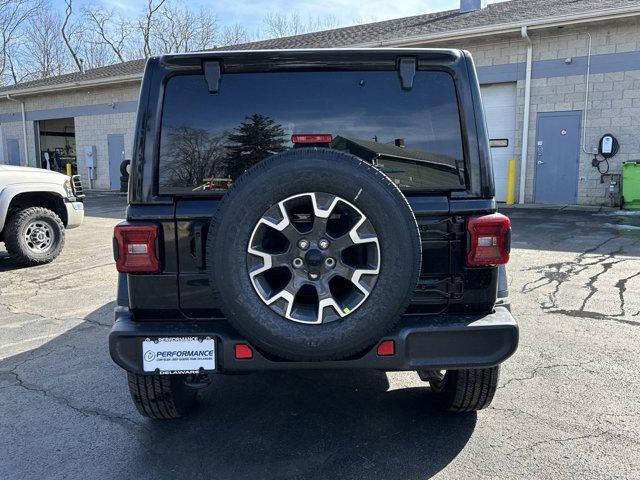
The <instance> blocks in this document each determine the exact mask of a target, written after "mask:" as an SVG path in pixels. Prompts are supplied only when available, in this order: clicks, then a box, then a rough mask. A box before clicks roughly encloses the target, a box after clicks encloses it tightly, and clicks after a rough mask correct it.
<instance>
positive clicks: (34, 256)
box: [4, 207, 64, 265]
mask: <svg viewBox="0 0 640 480" xmlns="http://www.w3.org/2000/svg"><path fill="white" fill-rule="evenodd" d="M4 243H5V246H6V248H7V252H9V256H10V257H11V258H12V259H13V260H14V261H15V262H17V263H19V264H22V265H41V264H44V263H49V262H51V261H52V260H53V259H55V258H56V257H57V256H58V255H59V254H60V252H61V251H62V247H64V225H63V224H62V220H60V217H58V215H56V214H55V213H54V212H52V211H51V210H49V209H47V208H42V207H30V208H26V209H24V210H21V211H19V212H17V213H14V214H13V215H12V216H11V217H10V218H9V220H8V222H7V228H6V230H5V233H4Z"/></svg>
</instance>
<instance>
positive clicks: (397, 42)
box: [353, 5, 640, 47]
mask: <svg viewBox="0 0 640 480" xmlns="http://www.w3.org/2000/svg"><path fill="white" fill-rule="evenodd" d="M638 15H640V5H639V6H633V7H624V8H610V9H605V10H595V11H591V12H581V13H576V14H570V15H558V16H555V17H546V18H538V19H532V20H523V21H519V22H510V23H501V24H496V25H488V26H483V27H474V28H467V29H464V30H455V31H449V32H440V33H433V34H428V35H416V36H413V37H403V38H397V39H392V40H382V41H374V42H362V43H357V44H354V45H353V46H354V47H401V46H408V45H416V44H418V43H430V42H436V41H441V40H459V39H463V38H470V37H484V36H491V35H498V34H508V33H517V34H519V33H520V31H521V29H522V27H527V29H528V30H529V31H532V30H542V29H545V28H553V27H563V26H568V25H580V24H586V23H590V22H593V21H594V20H597V21H599V22H601V21H606V20H619V19H623V18H628V17H636V16H638Z"/></svg>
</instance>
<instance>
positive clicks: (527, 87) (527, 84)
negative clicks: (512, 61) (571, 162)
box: [518, 25, 533, 205]
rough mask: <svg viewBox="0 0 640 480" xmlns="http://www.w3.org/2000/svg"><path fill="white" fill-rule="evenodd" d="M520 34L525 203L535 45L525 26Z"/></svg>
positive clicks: (521, 191)
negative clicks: (523, 50)
mask: <svg viewBox="0 0 640 480" xmlns="http://www.w3.org/2000/svg"><path fill="white" fill-rule="evenodd" d="M520 35H521V36H522V38H523V39H524V40H525V41H526V42H527V70H526V74H525V80H524V114H523V118H522V150H521V152H520V188H519V191H518V203H519V204H520V205H522V204H524V189H525V184H526V174H527V150H528V149H529V110H530V108H531V63H532V59H533V45H532V44H531V38H529V33H528V31H527V26H526V25H525V26H523V27H522V28H521V30H520Z"/></svg>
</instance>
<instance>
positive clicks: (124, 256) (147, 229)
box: [113, 224, 160, 273]
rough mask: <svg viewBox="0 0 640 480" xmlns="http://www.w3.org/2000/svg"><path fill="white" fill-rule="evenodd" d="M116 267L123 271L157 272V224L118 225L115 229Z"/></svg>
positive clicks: (158, 267) (158, 264) (158, 266)
mask: <svg viewBox="0 0 640 480" xmlns="http://www.w3.org/2000/svg"><path fill="white" fill-rule="evenodd" d="M113 238H114V244H115V245H114V252H113V253H114V256H115V259H116V268H117V269H118V271H119V272H122V273H156V272H159V271H160V262H159V261H158V255H157V253H156V240H157V239H158V226H157V225H126V224H124V225H116V227H115V228H114V229H113Z"/></svg>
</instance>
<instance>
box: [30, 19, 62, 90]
mask: <svg viewBox="0 0 640 480" xmlns="http://www.w3.org/2000/svg"><path fill="white" fill-rule="evenodd" d="M61 24H62V19H61V17H60V15H59V14H58V13H57V12H56V11H55V10H45V11H43V12H42V13H41V14H40V15H38V17H37V18H35V17H34V18H31V19H30V20H29V22H28V24H27V26H26V28H25V31H24V36H23V39H24V41H23V49H22V50H23V53H22V55H21V57H22V58H23V59H24V60H25V61H23V64H24V65H28V66H29V67H31V71H28V72H25V74H26V76H28V77H29V78H31V79H39V78H47V77H51V76H54V75H60V74H62V73H63V72H64V71H65V70H66V69H67V67H68V62H67V61H66V58H65V44H64V42H63V41H62V39H61V38H60V29H61Z"/></svg>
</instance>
